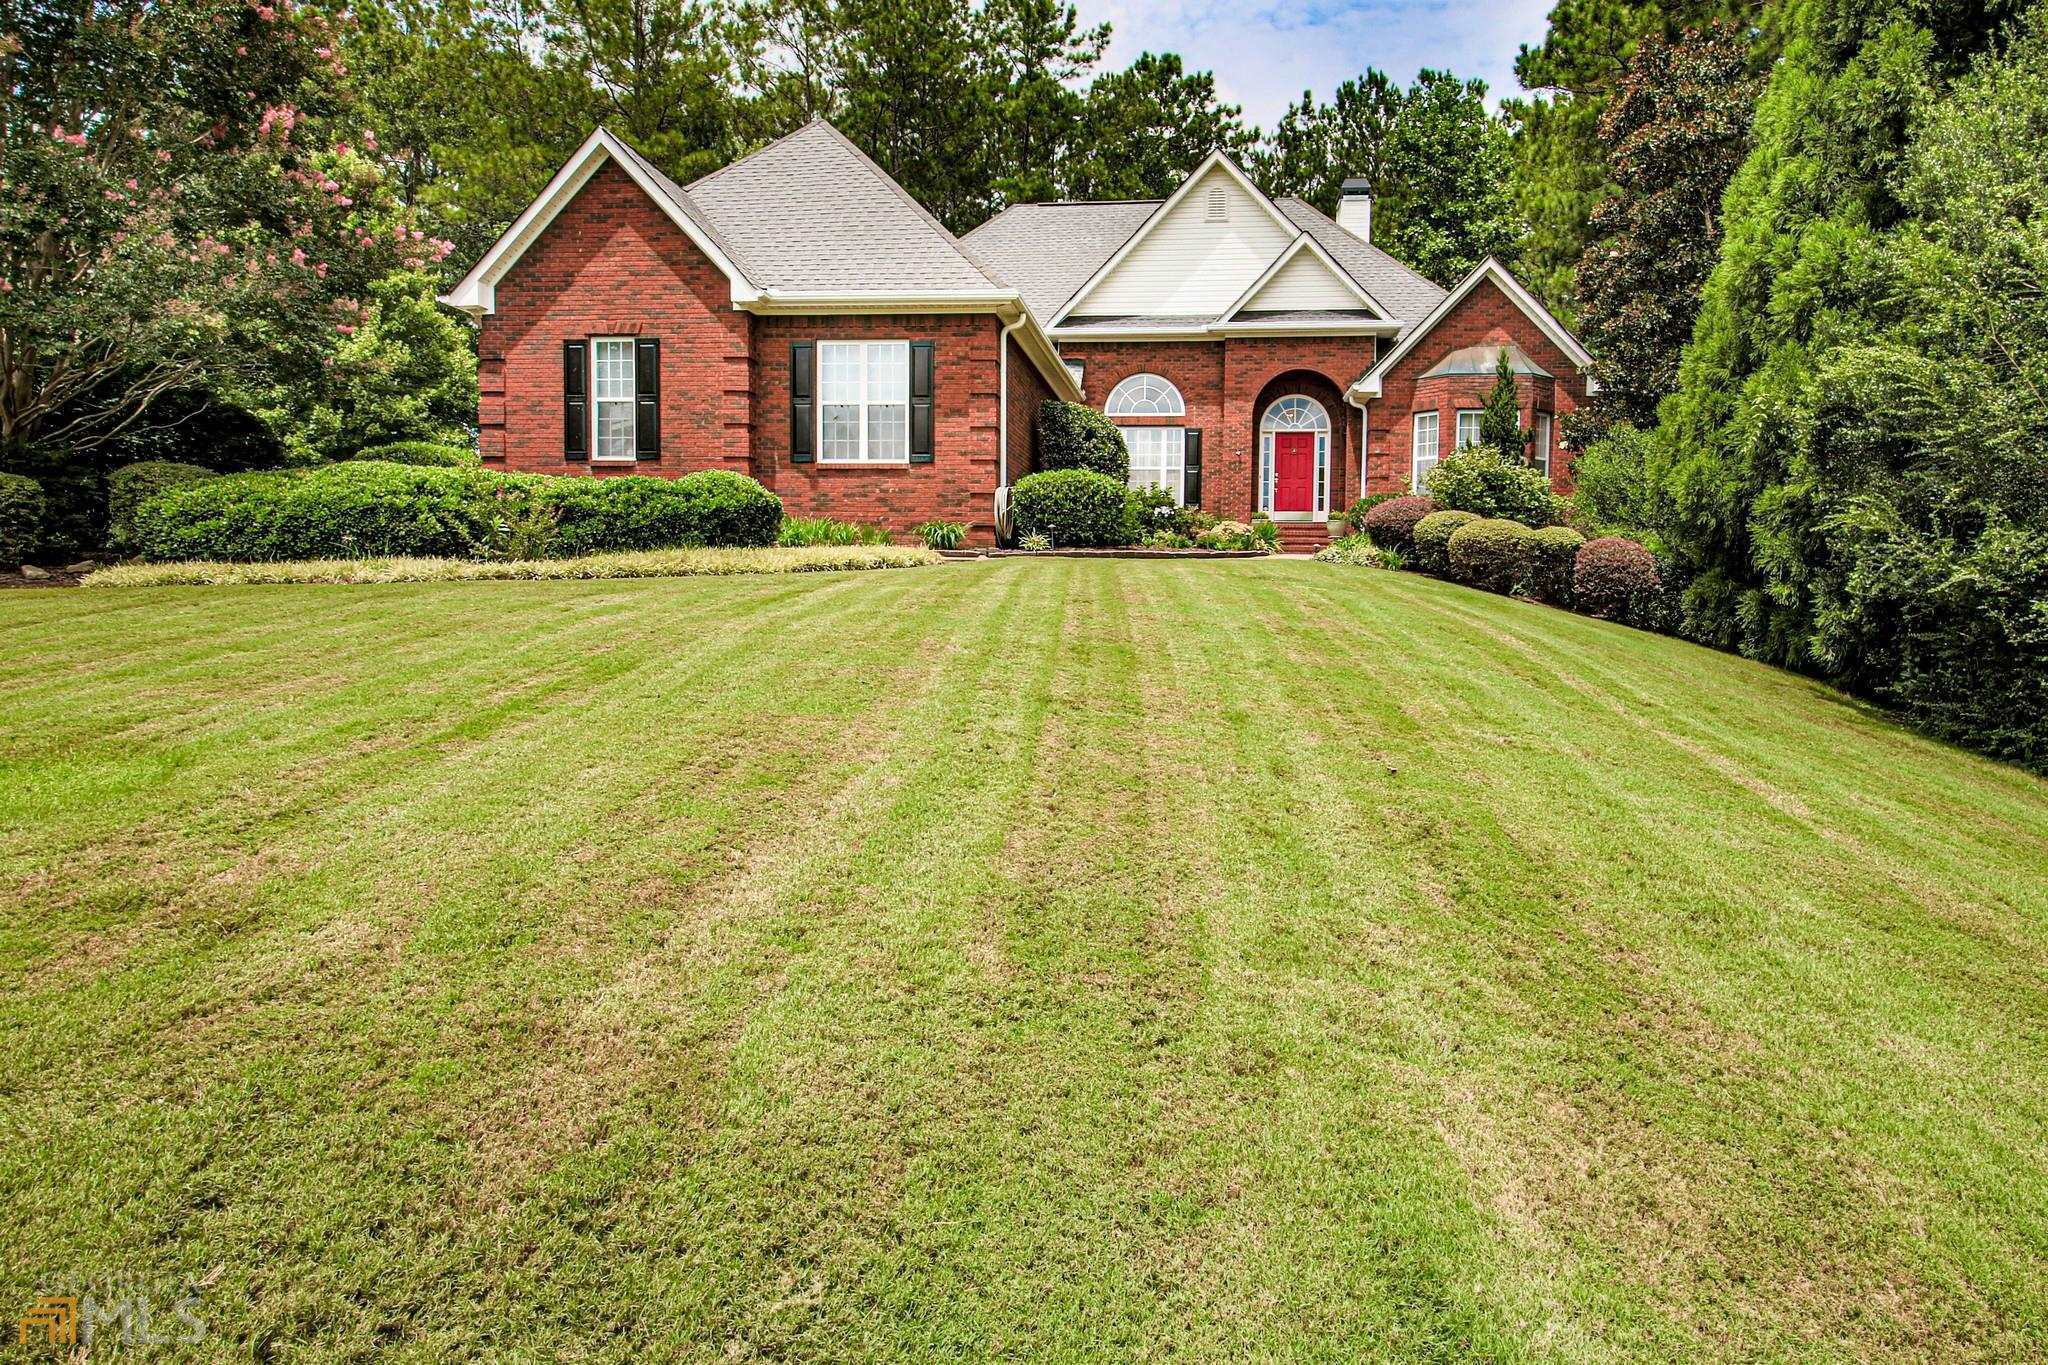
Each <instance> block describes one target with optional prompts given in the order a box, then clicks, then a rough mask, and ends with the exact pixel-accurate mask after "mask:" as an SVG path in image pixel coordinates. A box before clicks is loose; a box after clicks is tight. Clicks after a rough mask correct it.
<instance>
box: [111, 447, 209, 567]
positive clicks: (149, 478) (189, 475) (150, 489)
mask: <svg viewBox="0 0 2048 1365" xmlns="http://www.w3.org/2000/svg"><path fill="white" fill-rule="evenodd" d="M212 477H214V473H213V471H212V470H211V469H202V468H200V467H199V466H198V465H196V464H180V463H178V462H177V461H175V460H143V461H140V462H138V463H136V464H130V465H123V466H121V467H120V468H119V469H117V470H115V471H114V472H113V473H112V474H111V475H109V476H108V478H107V548H108V549H109V550H112V551H113V552H114V553H116V554H128V553H131V552H132V551H133V550H134V549H135V509H136V508H138V507H140V506H141V505H142V504H143V503H145V502H147V501H149V500H150V499H151V498H153V497H155V496H156V495H157V494H158V493H161V492H163V491H164V490H165V489H166V488H174V487H176V486H177V485H179V484H183V483H191V482H193V481H194V480H197V479H210V478H212Z"/></svg>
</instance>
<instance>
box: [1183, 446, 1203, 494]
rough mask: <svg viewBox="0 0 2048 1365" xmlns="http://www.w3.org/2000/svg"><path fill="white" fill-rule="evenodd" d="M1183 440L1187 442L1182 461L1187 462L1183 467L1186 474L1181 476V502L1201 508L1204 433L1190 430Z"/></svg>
mask: <svg viewBox="0 0 2048 1365" xmlns="http://www.w3.org/2000/svg"><path fill="white" fill-rule="evenodd" d="M1183 439H1184V440H1185V441H1186V445H1185V446H1184V447H1183V454H1182V459H1183V460H1184V461H1185V464H1184V466H1183V468H1184V471H1185V472H1184V473H1183V474H1182V475H1181V483H1180V500H1181V504H1182V505H1183V506H1186V507H1200V506H1201V505H1202V433H1201V432H1199V431H1194V430H1190V431H1188V432H1187V433H1186V434H1185V436H1184V437H1183Z"/></svg>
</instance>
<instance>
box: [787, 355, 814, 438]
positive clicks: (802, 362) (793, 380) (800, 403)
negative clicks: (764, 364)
mask: <svg viewBox="0 0 2048 1365" xmlns="http://www.w3.org/2000/svg"><path fill="white" fill-rule="evenodd" d="M815 358H816V350H815V348H814V347H813V346H812V344H811V343H810V342H808V341H792V342H790V343H789V462H790V463H791V464H809V463H810V462H811V461H812V460H814V459H816V458H817V453H816V448H815V445H814V442H813V436H814V435H815V433H816V432H817V430H818V422H817V407H816V404H815V401H814V395H815V394H816V392H817V387H816V383H815V381H816V368H815V364H814V362H815Z"/></svg>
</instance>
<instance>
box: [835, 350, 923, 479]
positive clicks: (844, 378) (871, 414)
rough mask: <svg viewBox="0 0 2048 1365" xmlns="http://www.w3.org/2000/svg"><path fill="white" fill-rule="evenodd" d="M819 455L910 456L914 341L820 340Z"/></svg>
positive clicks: (883, 460) (849, 459)
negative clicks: (912, 352) (911, 352)
mask: <svg viewBox="0 0 2048 1365" xmlns="http://www.w3.org/2000/svg"><path fill="white" fill-rule="evenodd" d="M818 458H819V459H820V460H821V461H823V462H824V463H826V464H903V463H906V462H907V461H908V460H909V459H910V343H909V342H908V341H821V342H819V343H818Z"/></svg>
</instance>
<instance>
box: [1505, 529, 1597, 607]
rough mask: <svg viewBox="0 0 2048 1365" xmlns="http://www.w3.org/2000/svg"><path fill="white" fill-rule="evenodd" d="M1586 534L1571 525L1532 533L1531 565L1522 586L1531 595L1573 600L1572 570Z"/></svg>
mask: <svg viewBox="0 0 2048 1365" xmlns="http://www.w3.org/2000/svg"><path fill="white" fill-rule="evenodd" d="M1585 543H1586V537H1585V536H1583V535H1581V534H1580V533H1579V532H1577V531H1575V530H1573V529H1572V528H1571V527H1569V526H1545V527H1542V528H1540V529H1539V530H1535V531H1531V532H1530V533H1529V565H1528V571H1527V574H1526V576H1525V577H1524V578H1523V580H1522V583H1521V585H1520V586H1521V587H1522V588H1523V590H1524V591H1526V592H1527V593H1528V594H1529V595H1530V596H1531V597H1535V598H1539V599H1541V600H1542V601H1545V602H1555V603H1557V604H1559V605H1563V604H1565V603H1568V602H1570V601H1571V600H1572V570H1573V568H1574V567H1575V566H1576V564H1577V563H1578V557H1579V547H1580V546H1582V545H1584V544H1585Z"/></svg>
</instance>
